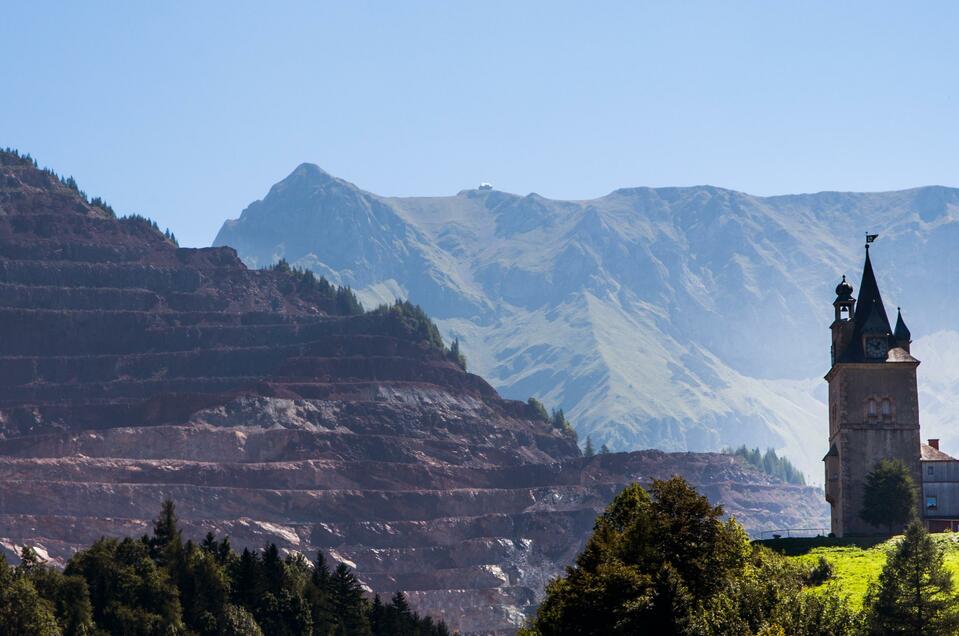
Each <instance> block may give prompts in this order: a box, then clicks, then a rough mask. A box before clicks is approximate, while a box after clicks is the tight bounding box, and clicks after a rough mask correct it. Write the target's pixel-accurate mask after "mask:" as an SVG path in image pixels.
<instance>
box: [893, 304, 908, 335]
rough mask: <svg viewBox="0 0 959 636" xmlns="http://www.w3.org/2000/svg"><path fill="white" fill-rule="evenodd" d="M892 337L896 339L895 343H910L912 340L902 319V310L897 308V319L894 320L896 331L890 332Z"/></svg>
mask: <svg viewBox="0 0 959 636" xmlns="http://www.w3.org/2000/svg"><path fill="white" fill-rule="evenodd" d="M892 335H893V337H894V338H895V339H896V342H910V341H911V340H912V333H910V331H909V327H907V326H906V323H905V322H904V321H903V319H902V308H899V317H898V318H896V330H895V331H893V332H892Z"/></svg>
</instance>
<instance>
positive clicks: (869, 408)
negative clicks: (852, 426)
mask: <svg viewBox="0 0 959 636" xmlns="http://www.w3.org/2000/svg"><path fill="white" fill-rule="evenodd" d="M866 415H868V416H869V417H876V415H877V412H876V401H875V400H874V399H872V398H869V401H868V402H866Z"/></svg>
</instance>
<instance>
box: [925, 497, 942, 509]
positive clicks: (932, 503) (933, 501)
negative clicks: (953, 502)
mask: <svg viewBox="0 0 959 636" xmlns="http://www.w3.org/2000/svg"><path fill="white" fill-rule="evenodd" d="M938 509H939V499H938V498H937V497H926V510H938Z"/></svg>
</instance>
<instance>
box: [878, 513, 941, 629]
mask: <svg viewBox="0 0 959 636" xmlns="http://www.w3.org/2000/svg"><path fill="white" fill-rule="evenodd" d="M943 557H944V555H943V550H942V548H941V547H940V546H938V545H937V544H936V542H935V541H933V540H932V538H931V537H930V536H929V533H927V532H926V530H925V529H924V528H923V527H922V523H921V522H919V521H918V520H913V521H912V523H910V524H909V526H908V527H907V528H906V535H905V537H903V539H902V541H900V542H899V545H897V546H896V547H895V549H894V550H893V551H892V553H891V554H890V555H889V557H888V561H887V562H886V566H885V568H883V571H882V574H880V575H879V581H878V584H877V585H874V586H873V587H872V588H871V589H870V591H869V594H868V596H867V606H868V607H869V625H870V628H871V630H872V632H873V633H877V634H923V635H924V636H938V635H940V634H941V635H946V634H955V633H956V632H957V631H959V600H957V597H956V595H955V594H954V592H953V583H952V574H951V573H950V572H949V571H948V570H947V569H946V568H945V564H944V560H943Z"/></svg>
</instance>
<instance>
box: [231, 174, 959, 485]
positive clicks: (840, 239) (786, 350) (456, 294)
mask: <svg viewBox="0 0 959 636" xmlns="http://www.w3.org/2000/svg"><path fill="white" fill-rule="evenodd" d="M354 187H355V186H354ZM305 188H306V189H307V190H309V189H310V186H309V185H308V184H307V185H306V186H305ZM356 191H357V192H359V193H362V196H363V197H365V198H367V199H368V200H371V201H376V202H377V203H378V204H381V205H383V206H386V207H388V208H389V209H390V217H391V218H392V219H394V220H395V219H397V218H398V219H400V221H401V222H402V227H401V228H399V229H398V228H397V227H396V226H394V227H393V230H397V229H398V231H390V232H386V233H384V234H379V235H376V240H375V241H366V242H364V243H363V245H364V249H368V250H382V251H383V252H385V253H387V254H388V256H387V255H381V257H380V258H381V260H382V259H385V258H388V257H391V258H397V259H405V260H406V261H407V262H408V261H415V262H416V263H417V267H409V266H400V265H401V263H400V262H399V261H397V266H393V267H381V266H380V265H379V264H378V263H376V262H374V261H372V260H370V259H369V258H367V257H366V256H367V255H366V254H363V255H361V256H356V255H355V254H354V255H352V256H350V257H349V258H345V259H342V260H341V261H340V262H339V263H338V264H336V265H331V264H330V263H329V262H327V259H326V257H325V255H326V254H327V253H328V250H329V249H330V247H331V241H330V240H328V239H327V238H326V237H325V236H324V235H323V230H320V231H318V232H316V233H311V232H310V231H306V232H302V231H300V232H297V234H298V235H299V236H298V237H297V240H298V243H296V244H291V243H290V242H289V238H290V237H288V236H283V237H282V240H278V241H274V242H272V243H270V242H269V241H264V240H260V239H259V238H258V237H256V236H255V234H256V233H255V232H253V231H252V230H251V229H250V228H249V226H250V225H251V221H253V220H254V219H256V221H257V224H260V223H267V225H269V223H268V222H267V221H268V218H266V217H262V218H257V217H261V211H260V210H261V209H262V206H266V207H268V208H269V207H271V206H274V207H276V208H277V209H279V207H281V206H279V205H278V202H277V201H275V200H270V197H269V195H268V196H267V197H266V198H265V199H263V200H261V201H258V202H257V203H255V204H253V205H251V206H250V208H247V210H245V211H244V213H243V215H241V217H240V219H239V220H237V221H233V222H230V225H225V226H224V228H223V229H221V231H220V233H219V234H218V235H217V238H216V239H215V240H214V244H215V245H223V244H234V245H237V246H238V252H239V254H240V256H241V258H243V260H244V262H246V263H247V264H248V265H251V266H263V265H265V264H268V261H270V259H271V258H275V257H277V256H278V255H280V254H281V253H282V255H283V257H284V258H287V259H288V260H290V261H291V262H293V263H297V264H299V265H302V266H305V267H311V268H315V269H316V270H317V271H322V272H324V274H329V275H330V276H331V277H332V278H333V279H334V280H336V281H337V282H340V283H345V284H349V285H351V286H352V287H353V288H355V289H356V290H357V293H358V295H359V296H360V297H361V299H363V301H364V302H365V303H368V304H378V303H379V302H383V301H388V300H392V298H393V297H396V296H401V297H409V298H411V299H412V300H413V301H415V302H417V303H419V304H422V305H423V306H424V307H425V308H426V309H427V311H428V312H429V313H430V314H431V315H432V316H434V317H435V318H436V319H437V322H438V323H439V324H440V326H441V327H442V329H443V331H444V335H446V336H448V337H458V338H459V339H460V341H461V344H462V346H463V349H464V351H465V353H466V355H467V357H468V358H470V359H471V361H472V363H473V366H474V368H476V369H477V370H478V371H479V372H480V373H481V374H482V375H483V376H484V377H486V378H488V379H489V380H490V381H491V382H492V383H493V384H494V386H496V387H497V388H498V389H499V390H500V391H501V392H503V393H504V394H505V395H508V396H509V397H512V398H517V399H520V398H523V397H525V395H523V394H524V393H525V394H527V395H534V396H536V397H538V398H540V399H543V400H545V401H547V402H548V403H551V404H556V405H558V406H562V407H563V408H564V409H565V410H566V412H567V413H568V414H569V415H571V417H572V419H573V421H574V423H575V424H576V425H577V426H578V428H579V430H580V433H581V438H582V437H585V435H586V434H589V435H592V436H593V438H594V443H597V444H599V443H602V442H606V443H609V444H610V445H611V446H612V447H614V448H619V449H627V448H639V447H659V448H665V449H668V450H686V449H690V450H716V449H718V448H719V447H722V446H735V445H739V444H741V443H746V444H751V445H761V446H765V445H771V446H774V447H776V448H777V449H779V450H780V451H784V452H786V453H787V454H788V455H789V456H790V457H791V458H794V459H795V460H797V463H798V464H799V465H801V466H802V468H803V470H804V471H805V472H806V474H807V475H808V476H810V477H811V478H812V480H813V481H818V480H821V477H819V474H820V473H821V464H820V463H819V459H820V458H821V456H822V454H823V453H824V452H825V450H823V449H822V448H821V447H822V446H823V445H824V444H825V441H824V440H825V409H824V407H823V405H822V402H823V395H824V385H821V386H820V385H819V384H818V382H819V378H821V376H822V374H823V373H825V371H826V370H827V366H828V346H829V344H828V332H827V329H826V328H827V327H828V324H829V322H830V321H831V310H832V308H831V302H832V296H831V295H830V294H831V290H832V288H833V287H834V286H835V284H836V282H837V281H838V280H839V278H840V276H841V275H842V274H843V273H845V274H848V275H849V277H850V280H854V281H856V280H858V269H859V266H860V264H861V260H860V259H861V252H859V254H857V251H858V250H857V249H856V243H857V237H859V236H861V235H862V234H861V232H864V231H865V230H866V229H868V230H870V231H879V232H880V234H881V236H882V238H881V242H880V243H879V244H878V246H879V247H878V251H877V254H875V256H878V257H879V261H880V262H881V263H880V264H877V267H878V268H879V276H880V279H881V282H882V283H883V289H884V292H885V293H886V294H887V296H891V297H893V298H896V299H899V300H903V301H904V302H901V303H897V304H903V305H904V306H905V307H904V309H905V311H906V312H907V315H908V319H909V322H910V324H911V325H913V324H915V325H917V326H918V327H919V328H918V329H914V333H915V334H919V335H918V336H917V341H918V342H917V350H918V351H919V352H920V358H921V352H922V351H923V350H924V348H925V347H926V345H925V343H924V340H925V339H927V337H928V336H930V335H931V334H934V333H937V332H938V331H941V330H946V331H949V330H950V329H949V327H950V325H949V324H948V322H947V321H945V320H943V318H942V316H943V312H942V310H943V309H945V308H946V307H947V301H951V300H956V301H959V295H957V294H955V293H952V292H950V295H949V296H950V297H949V298H948V299H947V298H941V299H940V300H939V301H938V304H936V306H935V307H932V310H930V305H931V303H930V298H929V297H925V296H923V297H919V296H918V295H917V294H915V293H913V292H916V291H923V290H925V289H929V287H930V285H928V283H927V282H924V281H922V280H921V279H922V276H921V272H922V267H924V266H925V267H929V270H927V271H936V270H937V269H941V267H942V256H941V253H942V249H941V247H940V250H939V254H940V255H939V256H938V257H936V258H931V257H929V258H924V259H916V260H917V261H918V262H913V263H908V257H909V256H913V255H914V254H915V253H916V251H915V249H916V245H917V244H919V246H920V247H921V246H922V244H923V242H924V241H928V240H932V241H935V242H944V241H945V239H944V237H945V235H946V234H948V233H950V232H952V231H953V229H952V228H953V227H955V222H956V219H957V218H959V190H957V189H954V188H948V187H945V186H924V187H919V188H912V189H908V190H896V191H889V192H878V193H844V192H835V191H823V192H820V193H800V194H792V195H775V196H771V197H762V196H756V195H750V194H745V193H740V192H737V191H735V190H730V189H726V188H721V187H718V186H687V187H667V188H649V187H641V186H640V187H631V188H618V189H616V190H613V191H612V192H610V193H609V194H607V195H604V196H602V197H598V198H595V199H583V200H576V201H562V200H553V199H548V198H545V197H542V196H541V195H538V194H535V193H530V194H528V195H525V196H524V195H517V194H511V193H504V192H501V191H498V190H479V189H467V190H463V191H461V192H460V193H459V194H457V195H444V196H438V197H382V196H379V195H376V194H373V193H369V192H366V191H365V190H362V189H360V188H358V187H357V188H356ZM303 195H304V193H303V192H301V193H299V195H298V196H297V197H294V199H295V200H287V201H285V202H284V205H283V206H282V207H283V208H284V209H283V212H284V214H287V215H288V217H287V218H292V219H296V221H295V222H294V223H293V224H292V225H291V227H292V226H297V227H303V226H304V225H303V224H304V223H305V222H306V221H307V220H311V221H312V222H314V223H316V222H317V220H318V219H322V220H323V221H324V223H325V224H327V225H328V226H329V227H330V228H332V227H336V226H338V225H339V224H349V223H350V222H351V220H352V217H351V215H352V214H353V213H354V210H351V209H350V207H349V206H344V205H341V203H342V202H337V201H330V200H326V199H324V198H323V197H316V198H312V199H310V198H304V196H303ZM254 206H256V207H254ZM244 216H245V217H246V221H244ZM887 246H888V247H889V248H892V249H887ZM357 253H359V252H357ZM918 253H919V254H923V251H922V250H920V251H919V252H918ZM886 259H889V260H891V261H893V263H892V265H891V266H890V265H887V264H886V263H887V262H888V261H887V260H886ZM902 271H907V272H908V274H909V275H908V276H906V277H905V278H904V279H903V278H900V277H897V276H894V275H893V274H901V273H902ZM917 282H918V284H916V283H917ZM578 294H586V295H585V296H580V295H578ZM591 316H592V317H591ZM600 317H602V320H604V321H607V322H609V323H610V324H617V325H619V327H618V329H617V330H616V331H615V332H613V331H611V330H609V329H605V328H603V327H602V325H599V324H598V322H599V321H600ZM516 325H524V326H530V327H529V328H530V329H533V327H532V326H535V329H533V330H534V331H536V333H529V334H527V336H526V337H525V338H524V337H522V336H519V335H517V334H516V333H510V332H511V331H514V328H515V326H516ZM561 334H562V335H561ZM947 340H948V339H947ZM617 342H619V343H625V346H620V345H618V344H617ZM590 343H592V344H590ZM933 346H934V345H933ZM644 360H645V362H644ZM691 369H692V370H694V371H692V372H691V371H690V370H691ZM569 370H571V373H567V371H569ZM564 378H565V379H564ZM920 383H922V378H920ZM936 383H938V380H937V379H935V378H933V382H932V383H930V384H936ZM927 386H929V385H927ZM930 402H931V396H930ZM941 402H942V401H939V406H935V407H934V408H932V409H931V410H930V411H929V418H928V419H929V421H930V426H929V430H931V431H934V432H940V431H941V429H942V428H943V427H944V421H943V420H942V412H941V408H939V407H940V406H941ZM603 404H606V405H608V406H603ZM630 414H632V415H630ZM943 436H944V437H947V438H948V437H949V435H943ZM955 441H956V442H957V443H959V438H957V439H956V440H955ZM820 451H822V452H820Z"/></svg>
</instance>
